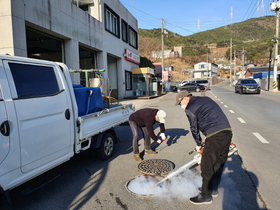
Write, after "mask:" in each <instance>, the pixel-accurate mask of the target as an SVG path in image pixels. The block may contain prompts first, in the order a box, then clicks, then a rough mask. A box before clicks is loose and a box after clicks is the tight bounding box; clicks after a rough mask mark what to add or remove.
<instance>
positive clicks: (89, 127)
mask: <svg viewBox="0 0 280 210" xmlns="http://www.w3.org/2000/svg"><path fill="white" fill-rule="evenodd" d="M133 112H134V105H133V104H128V105H116V106H113V107H110V108H108V109H103V110H102V111H100V112H95V113H92V114H88V115H84V116H80V117H78V125H79V127H78V135H79V140H80V141H84V140H86V139H88V138H90V137H91V136H94V135H96V134H98V133H101V132H103V131H106V130H108V129H110V128H113V127H115V126H117V125H120V124H122V123H124V122H127V121H128V118H129V116H130V114H132V113H133ZM93 128H94V129H93Z"/></svg>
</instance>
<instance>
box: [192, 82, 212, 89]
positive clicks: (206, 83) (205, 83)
mask: <svg viewBox="0 0 280 210" xmlns="http://www.w3.org/2000/svg"><path fill="white" fill-rule="evenodd" d="M195 82H196V83H197V84H199V85H203V86H205V87H206V89H210V83H209V81H208V80H195Z"/></svg>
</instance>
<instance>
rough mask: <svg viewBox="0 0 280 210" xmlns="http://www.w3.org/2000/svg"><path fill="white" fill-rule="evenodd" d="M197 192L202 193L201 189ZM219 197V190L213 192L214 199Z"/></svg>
mask: <svg viewBox="0 0 280 210" xmlns="http://www.w3.org/2000/svg"><path fill="white" fill-rule="evenodd" d="M197 190H198V192H199V193H201V187H199V188H198V189H197ZM218 195H219V192H218V190H212V197H214V198H216V197H218Z"/></svg>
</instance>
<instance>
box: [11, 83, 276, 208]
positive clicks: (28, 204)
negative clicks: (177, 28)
mask: <svg viewBox="0 0 280 210" xmlns="http://www.w3.org/2000/svg"><path fill="white" fill-rule="evenodd" d="M175 95H176V93H168V94H166V95H164V96H161V97H158V98H154V99H149V100H148V99H147V100H146V99H138V100H131V101H124V102H122V103H133V104H135V106H136V109H140V108H144V107H150V108H157V109H163V110H165V111H166V113H167V117H166V130H167V131H166V134H167V136H168V141H166V142H164V143H162V144H161V145H155V146H154V149H155V150H156V151H157V152H158V154H157V155H155V156H147V155H146V156H144V160H147V159H153V158H159V159H167V160H170V161H172V162H173V163H174V164H175V169H176V168H178V167H180V166H181V165H183V164H185V163H186V162H188V161H190V160H191V159H192V158H193V156H194V154H193V155H189V154H188V152H189V151H191V150H193V148H194V147H195V143H194V141H193V139H192V136H191V134H190V131H189V124H188V120H187V118H186V116H185V114H184V111H183V110H182V109H181V108H180V107H179V106H174V103H175ZM194 95H201V94H200V93H194ZM205 95H206V96H209V97H211V98H212V99H214V100H215V101H216V102H217V103H218V104H219V105H220V106H221V107H222V109H223V110H224V112H225V114H226V115H227V116H228V118H229V121H230V123H231V125H232V128H233V134H234V136H233V142H234V143H235V144H236V145H237V148H238V153H236V154H234V155H232V156H231V157H229V158H228V161H227V163H226V167H225V171H224V173H223V177H222V182H221V184H220V188H219V196H218V197H217V198H214V199H213V203H212V204H211V205H193V204H191V203H190V202H189V201H188V198H189V197H191V196H194V195H196V193H197V191H196V187H197V186H198V185H199V184H200V182H201V179H200V176H199V173H200V170H199V167H195V168H193V169H192V170H191V171H190V172H188V173H187V174H185V176H184V177H180V179H174V180H173V181H171V184H170V185H169V186H168V187H165V186H164V187H162V188H161V189H159V192H158V195H156V196H149V195H146V196H143V195H139V194H137V193H134V191H133V192H132V191H130V190H128V189H127V185H128V183H131V182H132V181H133V180H135V179H136V178H137V177H139V176H141V173H140V172H139V170H138V164H139V162H136V161H135V160H134V159H133V156H132V148H131V138H132V134H131V131H130V128H129V126H118V127H116V132H117V135H118V137H119V139H120V140H121V141H120V143H119V144H118V145H116V148H115V149H116V150H115V153H114V156H113V158H112V159H110V160H108V161H99V160H95V159H90V158H89V157H88V154H87V153H86V152H85V153H83V154H80V155H77V156H75V157H73V158H72V159H71V160H70V161H68V162H66V163H65V164H63V165H61V166H58V167H57V168H55V169H54V170H52V171H50V172H49V173H47V174H46V175H44V176H41V177H39V179H38V180H36V182H35V181H31V182H29V183H28V184H27V185H25V186H23V187H19V188H17V189H15V190H13V191H12V192H11V195H12V196H11V198H12V202H13V207H14V209H19V210H33V209H34V210H35V209H36V210H38V209H40V210H49V209H51V210H54V209H57V210H60V209H61V210H65V209H71V210H78V209H81V210H87V209H98V210H150V209H157V210H181V209H190V210H191V209H207V210H209V209H217V210H219V209H223V210H235V209H238V210H239V209H249V210H251V209H252V210H258V209H279V206H280V202H279V195H280V187H279V186H280V184H279V182H280V181H279V178H278V177H279V172H280V169H279V160H280V157H279V155H278V154H279V144H278V139H279V137H278V134H279V125H280V122H279V121H280V119H279V116H280V113H279V108H278V109H277V107H279V104H280V100H279V98H280V94H279V93H267V92H262V93H261V94H260V95H239V94H235V93H234V91H233V88H232V87H230V86H229V85H228V83H221V84H219V85H216V86H212V87H211V90H209V91H207V92H206V94H205ZM155 132H156V133H158V132H159V128H158V127H157V126H155ZM256 133H257V134H256ZM139 145H140V149H143V139H142V138H141V139H140V141H139ZM46 176H47V177H55V176H58V178H56V179H54V180H53V181H52V182H50V183H48V184H46V185H45V186H44V187H42V188H40V189H38V190H36V191H34V192H33V191H32V190H33V189H34V185H35V184H36V183H37V182H40V181H41V180H43V179H44V178H45V177H46ZM32 186H33V187H32ZM35 186H36V185H35Z"/></svg>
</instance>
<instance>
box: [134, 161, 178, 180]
mask: <svg viewBox="0 0 280 210" xmlns="http://www.w3.org/2000/svg"><path fill="white" fill-rule="evenodd" d="M174 168H175V164H174V163H173V162H171V161H169V160H165V159H149V160H143V161H141V163H139V165H138V170H139V171H140V172H141V173H143V174H147V175H153V176H154V175H166V174H168V173H169V172H170V171H172V170H173V169H174Z"/></svg>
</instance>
